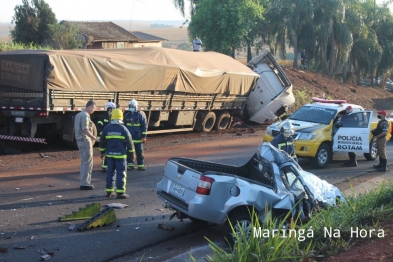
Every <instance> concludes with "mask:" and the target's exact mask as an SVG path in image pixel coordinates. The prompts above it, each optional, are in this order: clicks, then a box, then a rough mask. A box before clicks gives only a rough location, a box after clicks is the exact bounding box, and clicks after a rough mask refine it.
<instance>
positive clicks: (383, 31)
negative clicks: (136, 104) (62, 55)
mask: <svg viewBox="0 0 393 262" xmlns="http://www.w3.org/2000/svg"><path fill="white" fill-rule="evenodd" d="M392 2H393V0H386V1H385V2H384V3H383V4H382V5H378V4H376V1H375V0H173V4H174V5H175V7H176V8H177V9H178V10H179V11H180V12H181V13H182V14H183V16H184V17H185V18H186V23H188V33H189V37H190V39H192V38H193V36H194V35H198V36H199V37H200V38H201V39H202V40H203V45H204V50H205V51H208V50H210V51H216V52H220V53H224V54H227V55H230V56H232V57H233V58H235V54H236V51H237V50H246V51H247V59H248V61H249V60H250V59H251V58H252V53H253V52H254V54H255V53H259V52H260V51H261V50H262V49H263V48H264V47H265V46H268V47H269V49H270V51H271V52H272V53H273V54H275V55H278V56H279V57H280V58H281V59H286V50H287V47H290V48H292V49H293V52H294V56H293V67H295V68H298V59H299V53H300V52H299V50H302V49H305V50H306V54H307V58H308V59H307V63H308V64H307V65H308V68H310V69H311V70H314V71H318V72H322V73H324V74H326V75H329V76H332V77H333V76H336V75H341V76H342V78H343V81H344V82H346V81H348V79H349V76H351V77H352V76H354V77H356V81H357V83H360V81H361V78H362V77H364V76H382V80H381V83H385V79H386V77H387V76H388V75H390V74H391V73H393V16H392V14H391V12H390V10H389V8H388V7H387V6H388V4H390V3H392ZM187 9H188V11H189V13H186V10H187ZM14 11H15V14H14V16H13V20H12V23H13V24H15V27H14V29H13V30H11V37H12V40H13V42H14V43H22V44H31V43H33V44H36V45H44V46H51V47H52V48H54V49H75V48H81V47H82V46H83V41H82V36H81V35H80V33H79V32H78V30H77V29H76V28H74V27H73V26H70V25H68V24H61V23H60V24H59V23H58V22H57V19H56V15H55V14H54V13H53V11H52V9H51V8H50V6H49V5H48V4H47V3H46V2H45V1H44V0H30V1H29V0H22V4H21V5H17V6H15V8H14ZM374 81H375V78H374V77H372V78H371V85H374Z"/></svg>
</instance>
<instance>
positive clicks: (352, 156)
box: [344, 153, 358, 167]
mask: <svg viewBox="0 0 393 262" xmlns="http://www.w3.org/2000/svg"><path fill="white" fill-rule="evenodd" d="M348 156H349V161H348V162H345V163H344V166H347V167H355V166H358V162H357V161H356V154H355V153H348Z"/></svg>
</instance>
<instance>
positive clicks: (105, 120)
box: [97, 102, 116, 172]
mask: <svg viewBox="0 0 393 262" xmlns="http://www.w3.org/2000/svg"><path fill="white" fill-rule="evenodd" d="M105 107H106V112H107V113H106V114H103V115H102V116H101V117H100V119H98V122H97V132H98V135H99V136H101V133H102V130H104V127H105V126H106V125H108V124H109V122H110V121H111V113H112V110H113V109H115V108H116V105H115V103H113V102H108V103H106V106H105ZM101 168H102V172H106V168H107V161H106V157H105V156H104V158H103V159H102V162H101Z"/></svg>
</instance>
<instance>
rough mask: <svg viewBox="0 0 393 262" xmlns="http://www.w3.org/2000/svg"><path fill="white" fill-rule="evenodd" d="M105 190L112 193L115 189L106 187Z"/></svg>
mask: <svg viewBox="0 0 393 262" xmlns="http://www.w3.org/2000/svg"><path fill="white" fill-rule="evenodd" d="M106 192H109V193H112V192H115V189H113V188H107V189H106Z"/></svg>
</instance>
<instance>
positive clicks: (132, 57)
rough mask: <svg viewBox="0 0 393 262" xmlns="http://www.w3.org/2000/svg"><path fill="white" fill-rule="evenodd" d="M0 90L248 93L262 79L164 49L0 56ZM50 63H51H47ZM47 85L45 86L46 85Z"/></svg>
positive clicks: (216, 58) (206, 55)
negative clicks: (15, 88)
mask: <svg viewBox="0 0 393 262" xmlns="http://www.w3.org/2000/svg"><path fill="white" fill-rule="evenodd" d="M0 61H1V69H0V70H1V71H0V73H1V79H0V85H7V86H14V87H20V88H24V89H30V90H35V91H43V87H45V84H46V86H47V88H48V89H52V90H58V91H73V92H76V91H92V92H130V91H141V90H143V91H156V90H168V91H177V92H186V93H195V94H227V95H241V96H244V95H245V94H248V93H249V92H250V90H251V89H252V88H253V87H254V86H255V84H256V81H257V80H258V77H259V75H258V74H256V73H254V72H253V71H252V70H251V69H249V68H248V67H247V66H245V65H243V64H242V63H240V62H238V61H236V60H234V59H233V58H231V57H229V56H226V55H223V54H220V53H215V52H187V51H181V50H176V49H167V48H161V47H142V48H131V49H100V50H51V51H46V50H21V51H11V52H6V53H0ZM47 61H48V62H49V63H47ZM45 82H46V83H45Z"/></svg>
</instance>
